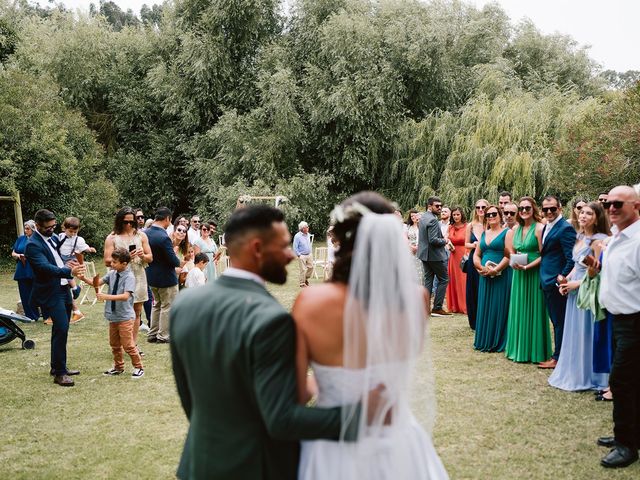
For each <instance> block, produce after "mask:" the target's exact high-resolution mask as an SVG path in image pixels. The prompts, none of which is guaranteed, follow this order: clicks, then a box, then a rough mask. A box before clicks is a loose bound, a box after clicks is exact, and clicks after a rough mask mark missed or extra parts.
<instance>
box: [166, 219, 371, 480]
mask: <svg viewBox="0 0 640 480" xmlns="http://www.w3.org/2000/svg"><path fill="white" fill-rule="evenodd" d="M225 238H226V245H227V249H228V252H229V256H230V257H231V261H232V265H233V267H232V268H229V269H227V270H226V271H225V273H224V274H223V275H222V276H221V277H220V278H219V279H218V280H216V281H215V282H213V284H208V285H206V286H204V287H198V288H193V289H187V290H185V291H184V292H183V293H181V294H180V295H179V296H178V298H177V300H176V302H175V303H174V307H173V308H172V309H171V322H170V325H171V357H172V360H173V371H174V375H175V378H176V384H177V388H178V393H179V394H180V399H181V401H182V406H183V408H184V411H185V413H186V414H187V417H188V418H189V421H190V426H189V432H188V434H187V439H186V442H185V446H184V451H183V452H182V458H181V460H180V466H179V467H178V473H177V474H178V477H179V478H181V479H183V480H184V479H221V480H222V479H224V480H241V479H246V480H260V479H273V480H287V479H291V480H293V479H295V478H296V476H297V469H298V457H299V444H298V441H299V440H303V439H330V440H337V439H338V438H339V436H340V430H341V415H340V408H333V409H320V408H307V407H304V406H302V405H298V404H297V403H296V383H295V382H296V380H295V367H294V355H295V330H294V323H293V319H292V318H291V316H290V314H289V313H288V312H287V311H285V310H284V308H283V307H282V306H281V305H280V304H279V303H278V302H277V301H276V299H275V298H273V297H272V296H271V295H270V294H269V292H268V291H267V290H266V288H265V280H266V281H270V282H273V283H277V284H284V283H285V281H286V279H287V271H286V265H287V264H288V263H289V262H290V261H291V260H292V259H293V258H294V255H293V252H292V251H291V248H290V246H289V242H290V240H291V237H290V235H289V232H288V230H287V226H286V224H285V223H284V216H283V214H282V212H281V211H280V210H277V209H274V208H271V207H267V206H253V207H248V208H244V209H241V210H237V211H236V212H235V213H234V214H233V215H232V216H231V218H230V220H229V222H228V224H227V226H226V227H225ZM375 401H376V394H375V393H373V394H372V395H370V397H369V402H370V403H371V402H375ZM349 425H357V422H350V423H349ZM347 430H352V428H351V427H349V428H347ZM354 436H355V432H352V431H350V432H349V435H347V437H351V438H353V437H354Z"/></svg>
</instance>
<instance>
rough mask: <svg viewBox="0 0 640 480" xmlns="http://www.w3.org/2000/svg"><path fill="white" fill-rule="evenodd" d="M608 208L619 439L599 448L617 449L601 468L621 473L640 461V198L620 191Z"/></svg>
mask: <svg viewBox="0 0 640 480" xmlns="http://www.w3.org/2000/svg"><path fill="white" fill-rule="evenodd" d="M602 206H603V207H604V208H605V209H606V210H608V211H609V218H610V219H611V222H612V223H613V224H614V225H615V226H616V227H617V230H618V233H617V234H615V235H614V237H613V238H612V239H611V241H610V242H609V244H608V245H607V249H606V250H605V253H604V258H603V261H602V272H601V274H600V294H599V299H600V303H601V304H602V306H603V307H604V308H606V309H607V311H608V312H609V313H611V314H612V315H613V341H614V345H615V351H614V356H613V365H612V368H611V376H610V378H609V385H610V387H611V392H612V393H613V425H614V426H613V433H614V437H600V438H599V439H598V445H601V446H606V447H612V450H611V451H610V452H609V453H608V454H607V455H606V456H605V457H604V458H603V459H602V460H601V462H600V464H601V465H602V466H603V467H607V468H620V467H626V466H628V465H631V464H632V463H634V462H635V461H636V460H638V448H640V215H639V210H640V197H638V194H637V193H636V191H635V190H634V189H633V188H632V187H627V186H618V187H615V188H614V189H613V190H611V191H610V192H609V194H608V196H607V200H606V201H604V202H602Z"/></svg>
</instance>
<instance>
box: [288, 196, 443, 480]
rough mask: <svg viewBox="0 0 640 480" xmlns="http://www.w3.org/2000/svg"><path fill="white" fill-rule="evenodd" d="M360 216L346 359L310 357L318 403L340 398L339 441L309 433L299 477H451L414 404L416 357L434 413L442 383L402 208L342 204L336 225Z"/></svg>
mask: <svg viewBox="0 0 640 480" xmlns="http://www.w3.org/2000/svg"><path fill="white" fill-rule="evenodd" d="M357 216H361V217H362V218H361V219H360V221H359V223H358V224H357V225H358V226H357V237H356V239H355V242H354V248H353V252H352V260H351V270H350V274H349V281H348V290H347V298H346V301H345V307H344V312H343V319H342V320H343V333H344V335H343V339H342V340H343V350H342V353H343V366H341V367H329V366H326V365H319V364H317V363H314V362H313V361H311V362H310V364H311V367H312V368H313V371H314V372H315V376H316V381H317V383H318V390H319V393H318V400H317V403H318V407H325V408H327V407H341V412H342V414H341V422H342V432H341V434H340V440H339V441H334V442H332V441H325V440H316V441H305V442H302V453H301V459H300V466H299V471H298V478H299V479H300V480H434V479H435V480H441V479H447V478H448V476H447V472H446V471H445V469H444V466H443V465H442V462H441V461H440V458H438V455H437V453H436V452H435V450H434V448H433V444H432V442H431V438H430V437H429V435H428V434H427V432H426V431H425V430H424V429H423V428H422V427H421V426H420V425H419V424H418V422H417V421H416V419H415V417H414V416H413V413H412V412H411V398H412V395H411V387H412V385H413V384H414V379H413V372H414V371H415V369H416V364H417V361H418V358H421V359H422V360H421V364H420V372H421V380H422V381H423V382H426V384H427V385H428V387H427V388H428V390H429V391H428V392H427V393H429V394H431V396H430V397H428V398H427V399H425V401H424V402H423V403H422V405H423V407H424V408H426V409H427V412H428V413H429V414H431V415H435V391H434V390H435V387H434V382H433V381H432V379H433V369H432V368H431V363H430V355H429V354H428V352H429V341H428V328H427V325H426V324H425V317H426V310H425V302H424V291H423V290H422V289H421V287H418V286H417V285H416V283H415V270H414V266H413V262H412V257H411V255H410V253H409V250H408V249H407V244H406V240H405V238H404V236H403V235H402V224H401V223H400V220H399V219H398V217H396V216H395V215H391V214H384V215H378V214H374V213H371V212H370V211H369V210H368V209H367V208H366V207H364V206H363V205H360V204H356V203H354V204H352V205H351V206H347V208H342V207H336V210H334V212H332V222H334V223H335V224H336V225H339V224H340V223H341V222H343V221H345V220H346V219H349V218H356V217H357ZM352 233H353V234H356V232H352ZM345 235H346V233H345ZM347 238H348V237H347ZM421 353H424V355H422V356H421ZM380 386H384V391H383V392H382V393H381V394H380V395H379V396H378V401H377V402H369V392H371V391H372V390H375V389H379V388H380ZM355 432H357V433H355ZM352 433H355V437H356V438H352V437H353V436H354V435H353V434H352Z"/></svg>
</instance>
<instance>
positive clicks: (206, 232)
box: [193, 223, 219, 283]
mask: <svg viewBox="0 0 640 480" xmlns="http://www.w3.org/2000/svg"><path fill="white" fill-rule="evenodd" d="M212 232H215V227H214V226H213V225H211V224H209V223H203V224H202V225H201V226H200V238H198V239H197V240H196V241H195V243H194V244H193V250H194V252H195V253H196V255H197V254H198V253H204V254H206V255H207V257H209V262H208V263H207V266H206V267H205V269H204V274H205V276H206V277H207V283H209V282H213V281H214V280H215V279H216V260H218V257H219V255H218V246H217V245H216V242H215V241H214V240H213V238H211V233H212Z"/></svg>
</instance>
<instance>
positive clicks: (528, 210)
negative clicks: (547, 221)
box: [518, 206, 531, 212]
mask: <svg viewBox="0 0 640 480" xmlns="http://www.w3.org/2000/svg"><path fill="white" fill-rule="evenodd" d="M518 211H519V212H530V211H531V207H530V206H524V207H518Z"/></svg>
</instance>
